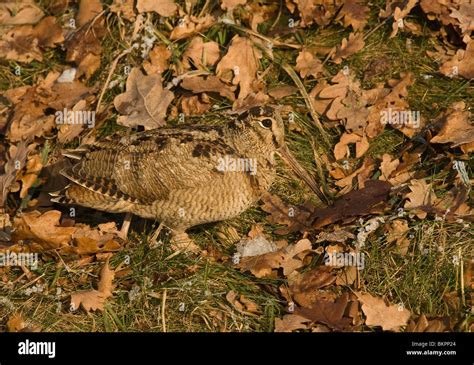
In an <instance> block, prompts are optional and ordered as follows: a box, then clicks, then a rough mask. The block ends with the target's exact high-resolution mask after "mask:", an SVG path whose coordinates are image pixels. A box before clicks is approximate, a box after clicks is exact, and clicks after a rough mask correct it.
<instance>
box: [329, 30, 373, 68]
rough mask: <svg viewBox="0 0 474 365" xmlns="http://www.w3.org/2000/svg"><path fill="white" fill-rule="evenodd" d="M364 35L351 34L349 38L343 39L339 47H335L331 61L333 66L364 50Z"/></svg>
mask: <svg viewBox="0 0 474 365" xmlns="http://www.w3.org/2000/svg"><path fill="white" fill-rule="evenodd" d="M364 46H365V42H364V34H363V33H358V34H355V33H351V34H349V38H347V39H346V38H344V39H343V40H342V43H341V45H340V46H337V48H336V50H335V53H334V55H333V56H332V60H333V62H334V63H335V64H340V63H341V62H342V60H344V59H346V58H348V57H350V56H352V55H353V54H355V53H357V52H359V51H360V50H361V49H362V48H364Z"/></svg>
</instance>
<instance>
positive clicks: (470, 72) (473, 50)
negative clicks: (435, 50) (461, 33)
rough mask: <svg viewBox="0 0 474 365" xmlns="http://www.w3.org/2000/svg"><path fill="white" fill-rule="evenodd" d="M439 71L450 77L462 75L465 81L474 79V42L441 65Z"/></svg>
mask: <svg viewBox="0 0 474 365" xmlns="http://www.w3.org/2000/svg"><path fill="white" fill-rule="evenodd" d="M439 71H440V72H441V73H442V74H443V75H445V76H449V77H454V76H457V75H461V76H462V77H464V78H465V79H468V80H470V79H473V78H474V41H473V40H471V41H470V42H469V43H468V44H467V46H466V49H465V50H464V49H459V50H458V51H457V52H456V54H455V55H454V56H453V58H452V59H451V60H449V61H447V62H445V63H443V64H442V65H441V67H440V68H439Z"/></svg>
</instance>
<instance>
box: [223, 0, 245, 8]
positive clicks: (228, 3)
mask: <svg viewBox="0 0 474 365" xmlns="http://www.w3.org/2000/svg"><path fill="white" fill-rule="evenodd" d="M246 2H247V0H222V1H221V8H222V9H224V10H233V9H234V8H235V7H236V6H238V5H245V3H246Z"/></svg>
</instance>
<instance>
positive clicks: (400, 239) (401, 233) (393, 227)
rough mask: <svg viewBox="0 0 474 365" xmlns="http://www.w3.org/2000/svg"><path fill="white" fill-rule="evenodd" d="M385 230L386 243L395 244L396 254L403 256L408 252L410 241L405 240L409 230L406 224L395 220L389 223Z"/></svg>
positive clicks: (400, 220)
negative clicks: (386, 231)
mask: <svg viewBox="0 0 474 365" xmlns="http://www.w3.org/2000/svg"><path fill="white" fill-rule="evenodd" d="M387 230H388V233H387V242H389V243H391V242H395V243H396V245H397V251H398V253H400V255H402V256H405V255H406V254H407V252H408V247H409V246H410V240H409V239H408V238H407V234H408V231H409V230H410V229H409V227H408V222H407V221H406V220H403V219H395V220H394V221H392V222H390V225H389V226H388V228H387Z"/></svg>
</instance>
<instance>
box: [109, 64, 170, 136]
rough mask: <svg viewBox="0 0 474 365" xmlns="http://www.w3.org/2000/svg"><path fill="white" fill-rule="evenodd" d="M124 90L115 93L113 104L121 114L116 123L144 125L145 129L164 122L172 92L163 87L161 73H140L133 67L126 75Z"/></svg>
mask: <svg viewBox="0 0 474 365" xmlns="http://www.w3.org/2000/svg"><path fill="white" fill-rule="evenodd" d="M126 90H127V91H126V92H125V93H123V94H120V95H117V96H116V97H115V99H114V106H115V109H117V110H118V111H119V112H120V113H121V114H123V115H121V116H119V117H118V119H117V123H118V124H120V125H123V126H126V127H136V126H139V125H141V126H144V127H145V129H153V128H158V127H161V126H163V125H164V124H165V116H166V110H167V108H168V105H169V104H170V103H171V101H172V100H173V98H174V94H173V93H172V92H171V91H170V90H167V89H164V88H163V86H162V84H161V75H148V76H145V75H143V74H142V72H141V71H140V69H138V68H133V69H132V71H131V72H130V74H129V75H128V79H127V85H126Z"/></svg>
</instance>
